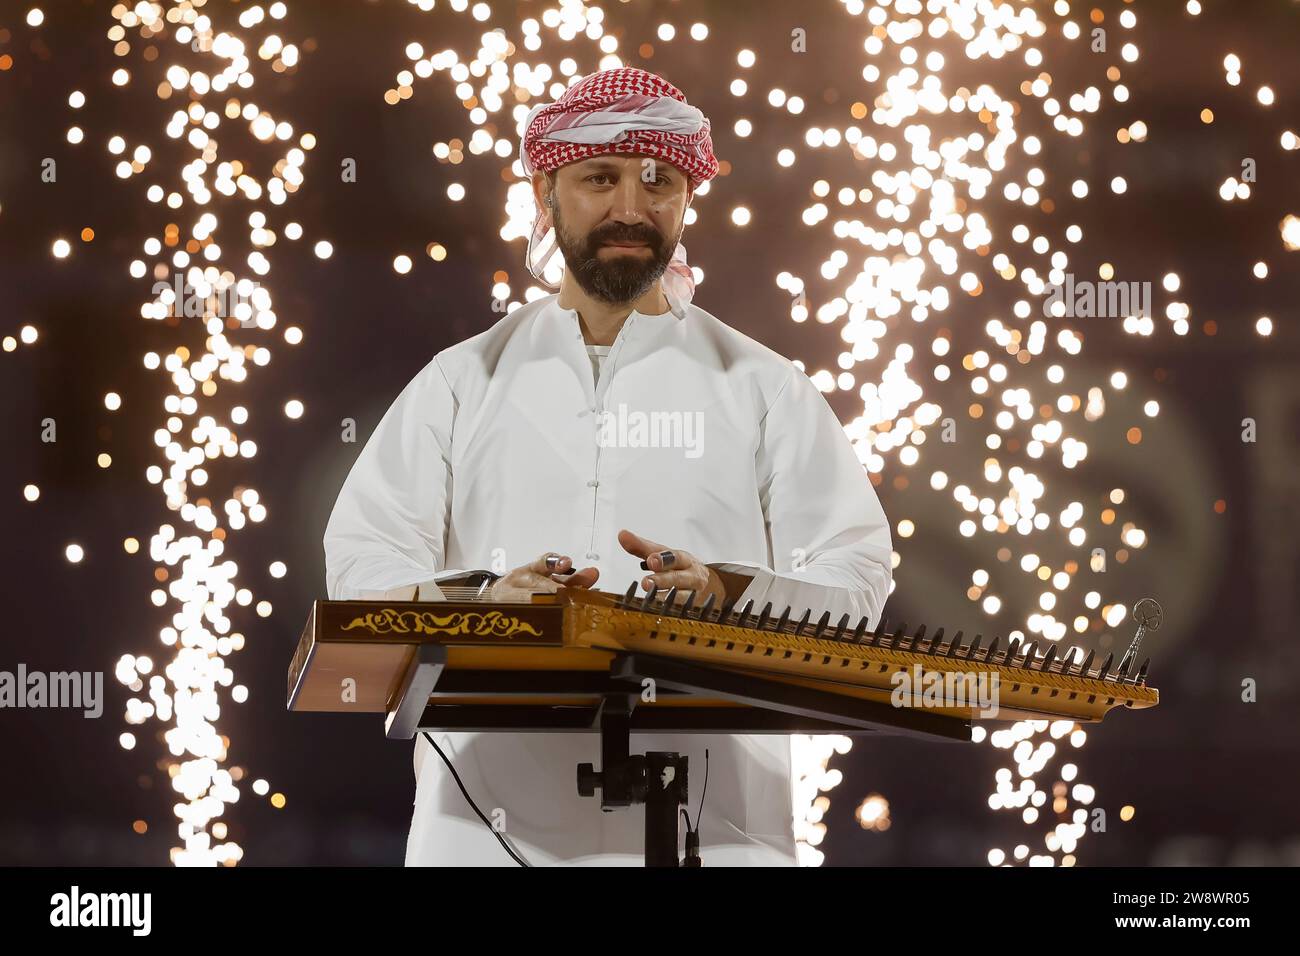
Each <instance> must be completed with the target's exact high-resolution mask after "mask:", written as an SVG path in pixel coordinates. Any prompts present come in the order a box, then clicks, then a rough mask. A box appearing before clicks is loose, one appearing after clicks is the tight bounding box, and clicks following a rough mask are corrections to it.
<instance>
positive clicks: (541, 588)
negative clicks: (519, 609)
mask: <svg viewBox="0 0 1300 956" xmlns="http://www.w3.org/2000/svg"><path fill="white" fill-rule="evenodd" d="M599 577H600V571H598V570H597V569H596V568H590V567H588V568H583V569H582V570H581V571H574V570H573V560H572V559H571V558H570V557H569V556H568V555H567V554H557V553H556V552H554V551H548V552H547V553H546V554H544V555H542V556H541V557H540V558H538V559H537V560H535V561H532V562H530V563H528V564H525V565H523V566H522V567H518V568H515V569H514V570H513V571H511V572H510V573H509V574H507V575H506V576H505V577H503V578H500V579H499V580H497V581H495V582H493V584H492V588H491V592H492V597H493V599H494V600H505V599H507V598H509V597H511V596H518V595H519V594H520V593H521V592H522V593H526V594H554V593H555V592H556V591H558V590H559V589H560V587H561V586H563V587H569V588H589V587H591V586H592V585H593V584H595V583H596V579H597V578H599Z"/></svg>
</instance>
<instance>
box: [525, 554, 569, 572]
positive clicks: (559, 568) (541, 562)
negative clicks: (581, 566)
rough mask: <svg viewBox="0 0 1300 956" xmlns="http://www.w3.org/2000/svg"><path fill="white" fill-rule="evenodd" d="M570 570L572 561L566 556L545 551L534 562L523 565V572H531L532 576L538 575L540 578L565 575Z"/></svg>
mask: <svg viewBox="0 0 1300 956" xmlns="http://www.w3.org/2000/svg"><path fill="white" fill-rule="evenodd" d="M572 568H573V559H572V558H570V557H569V556H568V555H567V554H559V553H557V552H555V551H547V552H546V553H545V554H544V555H542V556H541V557H540V558H538V559H537V560H536V561H533V562H532V563H530V564H526V565H524V570H527V571H531V572H532V573H533V574H540V575H541V576H542V577H548V576H549V575H552V574H565V573H567V572H568V571H570V570H572Z"/></svg>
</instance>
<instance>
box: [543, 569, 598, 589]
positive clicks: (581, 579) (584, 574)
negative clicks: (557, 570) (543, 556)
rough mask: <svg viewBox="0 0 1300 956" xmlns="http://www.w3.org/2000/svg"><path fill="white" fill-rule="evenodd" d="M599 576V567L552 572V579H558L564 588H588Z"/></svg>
mask: <svg viewBox="0 0 1300 956" xmlns="http://www.w3.org/2000/svg"><path fill="white" fill-rule="evenodd" d="M599 577H600V569H599V568H583V569H582V570H581V571H574V572H573V573H572V574H565V575H559V574H552V575H551V580H552V581H559V582H560V583H561V584H563V585H564V586H565V587H566V588H589V587H591V586H592V585H593V584H595V583H596V580H597V579H598V578H599Z"/></svg>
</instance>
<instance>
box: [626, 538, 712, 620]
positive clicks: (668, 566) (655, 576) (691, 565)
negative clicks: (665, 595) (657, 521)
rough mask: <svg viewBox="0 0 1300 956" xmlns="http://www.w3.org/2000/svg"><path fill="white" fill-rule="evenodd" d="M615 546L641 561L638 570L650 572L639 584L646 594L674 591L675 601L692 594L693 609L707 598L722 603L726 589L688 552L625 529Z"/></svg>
mask: <svg viewBox="0 0 1300 956" xmlns="http://www.w3.org/2000/svg"><path fill="white" fill-rule="evenodd" d="M618 543H619V544H621V545H622V546H623V550H625V551H627V552H628V553H629V554H633V555H636V556H637V557H638V558H641V559H642V566H643V567H644V568H645V570H647V571H650V572H651V573H650V574H648V575H646V576H645V577H644V578H643V579H642V580H641V587H643V588H644V589H645V590H646V591H651V590H654V589H656V588H658V589H665V588H676V589H677V594H678V598H679V599H684V598H685V593H686V592H687V591H694V592H695V604H696V606H697V607H698V606H699V605H700V604H702V603H703V602H704V601H706V600H708V597H709V595H710V594H712V595H714V598H715V600H717V601H725V600H726V598H727V588H726V586H725V585H724V584H723V583H722V579H721V578H720V577H718V574H717V572H716V571H714V570H713V569H712V568H710V567H709V566H708V565H706V564H704V563H703V562H702V561H700V560H699V559H698V558H696V557H695V555H693V554H691V553H690V552H689V551H683V550H682V549H681V548H670V547H668V546H667V545H663V544H660V543H659V542H657V541H651V540H650V539H649V538H643V537H641V536H640V535H638V534H633V533H632V532H631V531H628V530H626V529H624V530H623V531H620V532H619V533H618Z"/></svg>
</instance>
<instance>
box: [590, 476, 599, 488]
mask: <svg viewBox="0 0 1300 956" xmlns="http://www.w3.org/2000/svg"><path fill="white" fill-rule="evenodd" d="M599 484H600V482H599V481H597V480H596V479H595V478H593V479H592V480H591V481H589V482H587V487H588V488H595V487H596V486H597V485H599Z"/></svg>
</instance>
